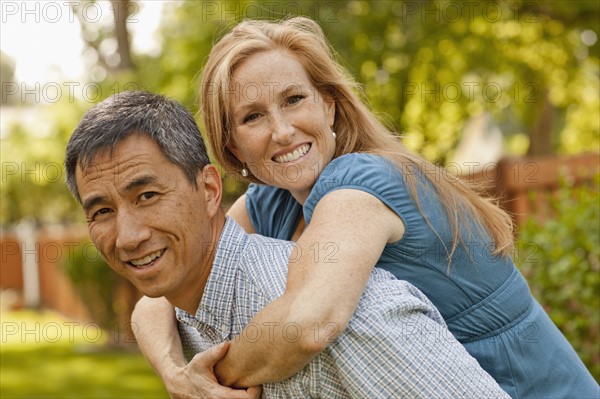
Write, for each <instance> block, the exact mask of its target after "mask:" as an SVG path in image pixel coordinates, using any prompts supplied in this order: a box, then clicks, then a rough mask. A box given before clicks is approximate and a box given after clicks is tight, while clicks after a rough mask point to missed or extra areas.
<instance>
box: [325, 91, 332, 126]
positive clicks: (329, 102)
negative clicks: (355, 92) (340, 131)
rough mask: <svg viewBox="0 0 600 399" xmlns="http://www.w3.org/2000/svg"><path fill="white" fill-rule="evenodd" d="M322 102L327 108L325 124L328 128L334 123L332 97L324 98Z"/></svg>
mask: <svg viewBox="0 0 600 399" xmlns="http://www.w3.org/2000/svg"><path fill="white" fill-rule="evenodd" d="M324 101H325V107H326V108H327V122H328V123H329V126H331V127H333V122H335V100H334V99H333V97H330V96H325V98H324Z"/></svg>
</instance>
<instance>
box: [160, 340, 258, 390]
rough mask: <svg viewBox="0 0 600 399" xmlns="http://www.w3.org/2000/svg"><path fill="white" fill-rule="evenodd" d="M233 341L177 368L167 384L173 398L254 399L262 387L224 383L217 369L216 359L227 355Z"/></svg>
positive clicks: (168, 378)
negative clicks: (227, 384) (215, 371)
mask: <svg viewBox="0 0 600 399" xmlns="http://www.w3.org/2000/svg"><path fill="white" fill-rule="evenodd" d="M228 349H229V342H223V343H222V344H219V345H216V346H213V347H212V348H210V349H208V350H207V351H205V352H201V353H198V354H197V355H196V356H194V358H193V359H192V360H191V361H190V362H189V363H188V364H187V365H185V366H183V367H177V368H175V369H174V370H173V371H172V372H171V373H169V374H168V375H167V376H166V378H165V381H164V382H165V386H166V388H167V391H168V392H169V395H170V396H171V398H173V399H192V398H193V399H196V398H206V399H213V398H214V399H219V398H223V399H225V398H227V399H254V398H258V397H260V394H261V391H262V389H261V387H260V386H257V387H251V388H248V389H232V388H228V387H224V386H221V385H220V384H219V383H218V382H217V378H216V377H215V374H214V372H213V368H214V365H215V363H217V362H218V361H219V360H221V359H222V358H223V356H225V354H226V353H227V350H228Z"/></svg>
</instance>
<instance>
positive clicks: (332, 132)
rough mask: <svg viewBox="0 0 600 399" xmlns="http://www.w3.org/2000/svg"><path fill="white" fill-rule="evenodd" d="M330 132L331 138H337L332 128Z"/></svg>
mask: <svg viewBox="0 0 600 399" xmlns="http://www.w3.org/2000/svg"><path fill="white" fill-rule="evenodd" d="M331 134H332V135H333V139H334V140H335V139H336V138H337V135H336V134H335V132H334V131H333V130H332V131H331Z"/></svg>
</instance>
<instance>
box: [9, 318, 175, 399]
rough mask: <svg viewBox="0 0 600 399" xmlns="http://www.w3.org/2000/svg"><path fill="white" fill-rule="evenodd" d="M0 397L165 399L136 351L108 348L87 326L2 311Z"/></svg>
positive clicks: (98, 333)
mask: <svg viewBox="0 0 600 399" xmlns="http://www.w3.org/2000/svg"><path fill="white" fill-rule="evenodd" d="M0 322H1V323H0V324H1V326H2V337H1V342H0V398H3V399H7V398H168V397H169V396H168V394H167V392H166V390H165V389H164V387H163V385H162V383H161V381H160V379H159V378H158V377H157V376H156V374H155V373H154V371H153V370H152V368H151V367H150V366H149V365H148V364H147V363H146V361H145V359H144V358H143V356H142V355H141V354H140V353H139V352H137V351H123V350H117V349H110V347H109V346H107V345H106V342H107V337H105V336H106V335H107V334H106V333H105V332H102V331H101V330H99V329H97V328H96V327H95V326H94V325H92V324H89V323H88V324H86V323H78V322H73V321H69V320H66V319H63V318H62V317H60V316H59V315H57V314H55V313H50V312H44V313H37V312H33V311H23V312H9V313H7V312H2V313H1V314H0Z"/></svg>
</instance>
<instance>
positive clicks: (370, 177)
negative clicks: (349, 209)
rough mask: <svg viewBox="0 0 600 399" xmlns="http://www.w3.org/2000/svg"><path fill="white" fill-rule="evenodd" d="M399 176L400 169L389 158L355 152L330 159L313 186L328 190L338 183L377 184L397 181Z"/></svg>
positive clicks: (355, 184) (354, 184) (346, 184)
mask: <svg viewBox="0 0 600 399" xmlns="http://www.w3.org/2000/svg"><path fill="white" fill-rule="evenodd" d="M400 177H401V173H400V171H399V170H398V168H397V167H396V165H395V164H394V163H393V162H392V161H391V160H389V159H387V158H385V157H383V156H380V155H375V154H367V153H358V152H356V153H351V154H345V155H342V156H340V157H338V158H335V159H334V160H332V161H331V162H330V163H329V164H328V165H327V166H326V167H325V168H324V169H323V171H322V172H321V174H320V175H319V178H318V179H317V182H316V183H315V187H316V188H317V190H323V189H325V190H329V189H332V188H334V187H335V186H338V185H345V186H348V185H352V186H373V185H376V186H379V185H382V184H388V183H389V182H391V181H394V182H395V183H397V182H398V179H399V178H400Z"/></svg>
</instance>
